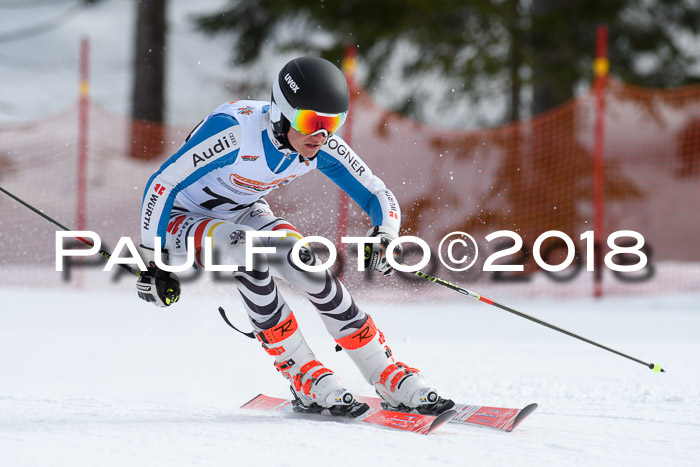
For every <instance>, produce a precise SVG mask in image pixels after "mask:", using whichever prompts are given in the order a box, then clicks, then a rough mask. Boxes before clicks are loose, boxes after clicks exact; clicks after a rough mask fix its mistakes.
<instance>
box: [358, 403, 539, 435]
mask: <svg viewBox="0 0 700 467" xmlns="http://www.w3.org/2000/svg"><path fill="white" fill-rule="evenodd" d="M356 399H357V400H358V401H360V402H364V403H366V404H367V405H369V406H370V407H371V408H372V409H382V408H383V407H382V400H381V399H380V398H378V397H363V396H359V397H357V398H356ZM536 408H537V404H530V405H527V406H526V407H524V408H522V409H509V408H505V407H486V406H482V405H468V404H455V406H454V407H453V408H452V409H451V410H454V411H456V412H457V414H456V415H455V416H454V417H451V418H450V419H449V420H448V421H449V422H450V423H460V424H464V425H480V426H485V427H488V428H494V429H496V430H501V431H507V432H511V431H513V430H514V429H515V427H517V426H518V425H519V424H520V422H522V421H523V420H524V419H525V417H527V416H528V415H530V414H531V413H532V412H534V411H535V409H536Z"/></svg>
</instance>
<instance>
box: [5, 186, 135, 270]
mask: <svg viewBox="0 0 700 467" xmlns="http://www.w3.org/2000/svg"><path fill="white" fill-rule="evenodd" d="M0 191H2V192H3V193H5V194H6V195H7V196H9V197H10V198H12V199H14V200H15V201H17V202H18V203H19V204H21V205H22V206H24V207H25V208H27V209H29V210H31V211H32V212H34V213H35V214H38V215H40V216H41V217H43V218H44V219H46V220H47V221H49V222H51V223H52V224H53V225H55V226H57V227H59V228H60V229H62V230H65V231H66V232H70V229H69V228H68V227H66V226H64V225H63V224H60V223H59V222H58V221H56V220H55V219H53V218H51V217H49V216H47V215H46V214H44V213H43V212H41V211H39V210H38V209H37V208H35V207H34V206H32V205H31V204H29V203H27V202H26V201H24V200H22V199H20V198H18V197H17V196H15V195H13V194H12V193H10V192H9V191H7V190H5V189H4V188H3V187H1V186H0ZM76 238H77V239H78V240H79V241H80V242H82V243H84V244H85V245H87V246H89V247H93V246H95V245H94V244H93V243H92V242H91V241H90V240H88V239H86V238H83V237H76ZM98 253H99V254H100V255H102V256H104V257H105V258H107V259H110V258H111V257H112V255H110V254H109V253H107V252H106V251H105V250H102V249H100V250H99V251H98ZM119 266H121V267H122V268H124V269H126V270H127V271H129V272H130V273H131V274H133V275H134V276H136V277H141V274H142V272H141V271H139V270H138V269H134V268H132V267H130V266H129V265H128V264H121V263H120V264H119Z"/></svg>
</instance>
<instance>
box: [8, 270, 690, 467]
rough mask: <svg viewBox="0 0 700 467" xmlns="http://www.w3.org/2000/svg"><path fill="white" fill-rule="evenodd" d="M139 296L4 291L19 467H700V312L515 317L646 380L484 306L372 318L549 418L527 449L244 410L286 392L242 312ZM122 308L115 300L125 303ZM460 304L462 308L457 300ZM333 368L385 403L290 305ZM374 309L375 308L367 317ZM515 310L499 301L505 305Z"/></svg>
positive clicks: (555, 312)
mask: <svg viewBox="0 0 700 467" xmlns="http://www.w3.org/2000/svg"><path fill="white" fill-rule="evenodd" d="M128 282H129V281H126V282H125V283H124V284H123V285H120V286H119V288H120V289H123V290H121V291H120V292H114V291H112V292H104V290H105V289H90V290H76V289H73V288H69V286H65V287H64V288H63V289H59V290H56V289H53V290H49V289H46V290H38V289H18V288H15V289H7V288H5V289H0V374H1V375H2V377H1V378H0V453H2V454H1V457H2V462H0V463H1V464H2V465H8V466H29V465H41V466H45V465H51V466H62V465H65V466H71V467H73V466H88V465H89V466H94V465H100V466H125V465H128V466H142V465H143V466H161V465H163V466H165V465H168V466H172V465H187V466H189V465H207V466H218V465H222V466H223V465H226V466H231V465H257V466H267V465H270V466H272V465H275V466H278V465H290V466H291V465H302V464H303V465H312V466H315V465H324V466H326V465H339V466H345V465H348V466H349V465H358V464H361V465H380V466H408V465H426V464H428V465H557V466H561V465H596V466H597V465H635V466H638V465H649V466H656V465H697V461H698V459H700V441H699V440H700V422H698V419H699V418H700V404H699V403H698V402H699V401H700V372H698V363H697V356H698V355H699V354H700V343H698V340H697V334H698V331H699V330H700V314H698V313H697V302H698V298H700V296H698V295H689V296H678V297H672V298H648V297H646V298H639V299H634V298H624V299H606V300H604V301H602V302H592V301H590V300H585V301H558V302H551V301H548V300H540V301H527V302H521V303H518V302H511V303H509V304H510V305H512V306H515V307H518V308H519V309H521V310H522V311H524V312H527V313H531V314H534V315H537V316H539V317H541V318H543V319H545V320H548V321H551V322H554V323H556V324H559V325H561V326H563V327H565V328H567V329H570V330H571V331H574V332H578V333H580V334H582V335H584V336H587V337H589V338H591V339H594V340H598V341H600V342H601V343H604V344H607V345H609V346H612V347H614V348H617V349H619V350H621V351H623V352H626V353H629V354H632V355H634V356H637V357H638V358H641V359H642V360H647V361H654V362H659V363H661V364H662V365H663V366H664V368H666V369H667V370H668V373H665V374H654V373H653V372H651V371H650V370H648V369H646V368H644V367H643V366H642V365H639V364H637V363H634V362H630V361H628V360H625V359H622V358H620V357H618V356H614V355H612V354H609V353H607V352H604V351H602V350H599V349H596V348H594V347H591V346H589V345H586V344H583V343H581V342H579V341H575V340H573V339H571V338H568V337H566V336H563V335H560V334H557V333H555V332H553V331H551V330H548V329H545V328H542V327H540V326H537V325H535V324H533V323H530V322H528V321H525V320H523V319H521V318H518V317H516V316H513V315H510V314H508V313H505V312H503V311H500V310H497V309H495V308H493V307H489V306H487V305H484V304H480V303H476V302H472V301H469V300H466V299H464V300H462V299H460V297H456V300H455V301H453V302H441V303H439V304H436V303H433V304H431V303H429V302H425V303H420V302H418V303H413V304H410V305H407V304H402V302H407V301H408V300H406V298H408V297H404V298H403V299H401V300H396V301H394V302H392V303H378V302H374V303H372V304H370V303H367V302H366V301H365V300H366V298H365V297H357V299H358V302H359V304H360V305H361V306H364V308H365V310H367V311H368V312H370V313H371V314H372V315H373V317H374V319H375V321H376V322H377V324H378V325H379V326H380V328H382V329H383V331H384V332H385V333H386V335H387V338H388V339H389V343H390V345H391V346H392V349H393V350H394V353H395V355H396V356H397V357H398V358H399V359H401V360H403V361H406V362H408V363H410V364H411V365H414V366H417V367H418V368H420V369H421V370H422V371H423V372H424V373H425V374H426V375H427V376H428V377H429V379H430V380H431V381H432V382H433V383H434V384H435V385H436V386H438V387H439V388H441V390H442V391H443V393H444V394H445V395H447V396H451V397H453V398H455V399H456V400H459V401H463V402H474V403H481V404H485V405H489V404H490V405H507V406H522V405H525V404H526V403H529V402H538V403H539V404H540V408H539V409H538V410H537V411H536V412H535V413H534V414H533V415H532V416H531V417H530V418H528V419H527V420H526V421H525V422H523V424H522V425H521V426H520V427H519V428H518V429H517V430H516V431H514V432H513V433H500V432H494V431H490V430H488V429H483V428H476V427H475V428H472V427H463V426H453V425H446V426H444V427H442V428H441V429H440V430H439V431H438V432H436V433H435V434H434V435H431V436H427V437H425V436H420V435H414V434H408V433H401V432H394V431H389V430H383V429H378V428H375V427H371V426H364V425H361V424H354V423H347V422H339V421H327V420H318V421H310V420H299V419H295V418H293V417H280V416H275V415H269V414H264V413H256V412H248V411H245V412H244V411H241V410H240V409H239V408H238V407H239V406H240V405H241V404H242V403H244V402H245V401H247V400H248V399H250V398H251V397H253V396H254V395H256V394H258V393H259V392H265V393H268V394H270V395H275V396H281V397H285V396H286V395H287V388H286V384H285V382H284V381H283V380H282V378H281V377H280V376H278V375H277V374H276V372H275V370H274V369H273V367H272V365H271V362H270V357H269V356H268V355H267V354H265V353H264V352H263V351H262V350H261V349H260V348H259V346H258V345H257V343H256V342H254V341H251V340H248V339H246V338H244V337H242V336H240V335H238V334H236V333H235V332H233V331H232V330H231V329H230V328H228V327H227V326H226V325H225V324H224V323H223V321H222V320H221V319H220V317H219V316H218V313H217V311H216V309H217V307H218V306H219V305H223V306H225V307H226V308H227V309H229V314H230V317H231V319H232V320H233V321H234V322H235V323H236V324H239V325H241V326H242V327H244V328H247V326H246V320H245V317H244V316H243V315H242V312H241V308H240V307H239V306H238V300H239V299H238V298H237V297H236V295H235V294H234V293H233V291H232V290H231V289H230V287H228V286H226V285H219V286H218V291H219V297H218V298H211V297H212V296H211V295H210V296H209V298H207V297H206V296H205V295H200V296H197V293H198V292H197V289H198V288H197V287H195V286H190V287H189V288H188V289H186V291H185V293H186V295H184V296H183V301H182V303H179V304H178V305H177V306H176V307H173V308H172V309H169V310H168V311H164V310H160V309H156V308H155V307H152V306H150V305H148V304H146V303H142V302H140V301H139V300H138V299H137V298H136V297H135V296H134V294H133V292H132V289H131V285H130V284H129V283H128ZM112 290H114V289H112ZM445 293H446V294H448V296H449V293H450V292H449V291H446V292H445ZM285 295H286V297H287V298H288V300H289V301H290V302H291V304H292V306H293V308H294V309H295V312H296V314H297V317H298V319H299V321H300V324H301V326H302V329H304V330H305V334H306V336H307V339H308V340H309V341H310V343H311V345H312V346H313V347H314V348H315V349H316V352H317V356H318V357H319V358H320V359H321V360H322V361H324V362H325V363H326V364H327V365H328V366H330V367H331V368H333V369H334V370H335V371H336V372H337V373H339V374H340V376H341V377H342V378H343V380H344V381H345V382H346V384H347V385H349V386H350V387H352V388H353V389H354V390H355V391H356V392H357V393H360V394H365V395H371V394H372V391H371V389H370V388H369V387H368V386H367V385H366V384H365V383H364V382H363V381H362V380H361V378H360V376H359V373H358V372H357V370H356V369H355V368H354V367H353V366H352V365H351V363H350V362H349V360H348V359H347V358H346V357H345V356H344V355H342V353H337V354H336V353H335V352H334V350H333V342H332V341H331V339H330V338H329V337H328V335H327V334H326V333H325V331H324V329H323V327H322V324H321V323H320V320H319V319H318V317H317V316H315V311H314V310H313V308H312V307H311V306H310V305H309V304H308V303H306V302H305V301H304V300H303V299H302V298H301V297H299V296H297V295H295V294H294V293H293V292H291V291H288V290H286V289H285ZM363 298H365V300H363ZM496 298H497V297H496Z"/></svg>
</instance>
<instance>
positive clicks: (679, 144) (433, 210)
mask: <svg viewBox="0 0 700 467" xmlns="http://www.w3.org/2000/svg"><path fill="white" fill-rule="evenodd" d="M605 100H606V107H605V116H604V118H605V144H604V171H603V173H604V178H603V179H602V185H603V187H604V196H603V200H604V204H603V206H604V215H603V219H604V232H602V236H601V239H602V241H603V242H604V241H605V238H606V237H607V236H608V235H609V234H611V233H613V232H616V231H620V230H632V231H636V232H639V233H640V234H641V235H643V237H644V239H645V247H644V249H643V252H644V253H645V254H646V255H647V257H648V258H649V262H648V264H647V266H646V267H645V268H643V269H642V270H641V271H639V272H635V273H624V272H623V273H615V272H613V271H610V270H609V268H607V267H605V266H604V265H602V264H596V266H595V267H596V268H597V269H598V270H599V271H600V272H602V273H603V281H604V282H603V284H604V290H605V291H606V292H607V293H640V292H667V291H688V290H698V289H700V246H698V243H697V240H698V239H699V238H700V216H699V215H698V214H697V208H696V206H695V202H697V201H698V200H700V111H699V110H698V109H700V106H698V104H699V101H700V87H687V88H681V89H675V90H654V89H640V88H635V87H631V86H628V85H625V84H623V83H620V82H616V81H610V83H609V85H608V87H607V90H606V93H605ZM77 109H78V107H77V106H76V107H75V108H71V109H68V110H66V111H64V112H62V113H60V114H58V115H51V116H47V117H46V118H45V119H43V120H40V121H37V122H32V123H30V124H26V125H19V126H11V127H4V128H0V185H1V186H3V187H4V188H6V189H7V190H9V191H11V192H13V193H15V194H16V195H18V196H20V197H22V198H23V199H25V200H26V201H27V202H29V203H31V204H33V205H35V206H36V207H39V208H41V209H42V210H43V211H44V212H46V213H47V214H49V215H50V216H53V217H55V218H56V219H57V220H59V221H60V222H62V223H64V224H65V225H67V226H69V227H71V228H75V222H76V219H77V215H76V205H77V201H76V193H77V186H78V180H77V175H76V173H77V148H76V145H77V141H78V138H77V132H78V128H77V124H78V110H77ZM349 118H350V119H352V134H351V135H345V136H346V138H348V139H350V140H351V142H352V147H353V148H354V149H355V150H356V151H357V152H358V154H359V155H360V156H361V157H362V158H363V159H364V160H365V161H366V162H367V163H368V164H369V166H370V167H371V168H372V170H373V171H374V172H375V173H377V174H378V175H379V176H380V177H381V178H382V179H383V180H384V181H385V182H386V184H387V186H388V187H389V188H390V189H392V190H393V191H394V193H395V194H396V196H397V198H398V200H399V202H400V204H401V207H402V211H403V216H404V221H403V225H404V227H403V231H402V234H403V235H415V236H418V237H420V238H422V239H424V240H425V241H426V242H427V243H428V245H429V246H430V248H431V249H432V252H433V256H434V261H432V262H431V263H430V265H429V266H427V267H426V270H427V271H430V272H434V274H435V275H436V276H438V277H443V278H445V279H447V280H450V281H452V282H456V283H459V284H462V285H464V286H465V287H467V288H474V289H475V290H476V291H478V292H481V293H484V294H489V293H491V292H493V293H497V292H498V293H500V292H513V293H528V294H530V295H531V294H532V293H533V292H534V294H536V295H540V294H542V293H545V291H547V293H549V292H551V293H553V294H556V295H571V294H576V295H587V294H590V293H591V290H592V282H593V276H594V274H595V273H594V272H590V271H587V270H586V266H587V264H588V263H587V258H588V257H589V255H590V254H591V251H589V250H590V246H589V245H588V244H587V242H586V240H585V238H584V239H581V235H582V234H584V233H585V232H587V231H591V230H593V220H594V203H593V184H594V170H593V167H594V163H593V160H594V154H593V148H594V143H595V139H594V138H595V132H594V125H595V119H596V100H595V96H594V95H593V94H585V95H582V96H580V97H577V98H576V99H573V100H571V101H570V102H568V103H566V104H564V105H562V106H560V107H558V108H556V109H553V110H551V111H549V112H547V113H545V114H542V115H538V116H536V117H534V118H532V119H529V120H527V121H522V122H518V123H515V124H510V125H505V126H502V127H498V128H492V129H487V130H474V131H446V130H441V129H438V128H435V127H430V126H427V125H422V124H419V123H416V122H415V121H412V120H409V119H407V118H404V117H401V116H399V115H397V114H394V113H392V112H389V111H387V110H385V109H383V108H381V107H379V106H378V105H376V104H375V103H374V102H373V101H372V100H371V98H370V97H369V96H368V95H367V94H366V93H365V92H363V91H360V92H358V93H357V95H356V96H355V99H354V101H353V107H352V114H351V115H350V117H349ZM198 121H199V118H198V117H197V116H194V117H193V121H192V126H194V124H196V123H197V122H198ZM190 130H191V128H185V127H173V126H167V125H163V126H161V125H154V124H149V123H146V122H132V121H131V120H130V119H128V118H125V117H123V116H119V115H115V114H113V113H111V112H109V111H107V110H106V109H104V108H103V107H102V106H100V105H97V104H94V103H93V104H92V105H91V106H90V109H89V152H88V154H89V156H88V171H87V180H86V184H87V185H86V186H87V191H86V193H87V199H86V201H87V217H86V219H87V222H86V228H87V229H88V230H94V231H96V232H98V233H99V234H100V235H101V237H102V239H103V240H104V241H105V246H106V247H108V246H113V245H114V244H115V243H116V241H117V239H118V238H119V237H121V236H130V237H132V238H133V239H134V241H135V242H136V243H138V235H139V226H138V215H139V208H140V202H141V196H142V192H143V187H144V185H145V183H146V181H147V180H148V178H149V176H150V174H151V173H153V172H154V171H155V170H156V169H157V167H158V166H159V165H160V164H161V163H162V161H164V160H165V158H167V157H168V156H169V155H170V154H172V153H173V152H174V151H175V150H177V148H178V147H179V145H180V144H181V143H182V141H183V140H184V138H185V136H186V135H187V134H188V132H189V131H190ZM320 199H323V200H324V202H322V203H321V202H319V200H320ZM267 200H268V202H270V204H271V205H272V207H273V209H274V210H275V211H276V213H277V214H279V215H282V216H285V217H287V218H288V220H290V221H291V222H292V223H293V224H294V225H295V226H296V227H297V228H298V229H299V230H300V231H301V232H302V233H305V234H307V235H322V236H325V237H326V238H329V239H331V240H335V239H336V234H335V231H336V229H337V227H338V222H339V214H338V213H339V209H338V203H339V201H338V192H337V188H336V187H335V186H334V185H333V184H332V182H330V181H329V180H327V179H326V178H325V177H324V176H323V175H322V174H320V173H313V174H310V175H308V176H306V177H304V179H302V180H301V181H297V182H295V183H293V184H290V185H289V186H287V187H285V188H284V189H281V190H276V191H274V192H273V193H272V194H271V195H270V196H268V197H267ZM368 228H369V222H368V219H367V217H366V216H365V215H364V214H363V213H362V212H360V210H359V209H358V208H357V207H356V206H354V205H353V206H351V208H350V218H349V221H348V226H347V235H364V234H365V232H366V231H367V229H368ZM55 230H56V229H55V227H53V226H51V225H50V224H47V223H46V221H45V220H43V219H41V218H39V217H38V216H36V215H35V214H32V213H30V212H29V211H27V210H26V209H25V208H23V207H21V206H19V205H18V204H17V203H15V202H13V201H12V200H10V199H9V198H7V197H0V239H2V241H1V242H0V245H2V246H1V251H0V271H1V272H2V277H3V278H5V277H9V276H13V274H14V272H17V271H19V270H21V269H26V268H28V267H39V266H48V267H50V268H53V266H54V255H55V239H54V232H55ZM503 230H507V231H512V232H515V233H516V234H517V235H518V236H519V237H520V238H521V239H522V243H523V246H522V248H521V249H520V250H518V251H517V252H514V253H513V254H509V255H507V256H505V257H503V258H501V259H499V260H497V261H494V264H495V265H498V264H510V265H523V271H522V272H484V265H485V263H486V262H487V261H488V260H489V257H490V256H491V255H492V254H494V253H497V252H498V251H502V250H504V249H505V248H507V247H509V246H510V245H512V244H513V241H512V240H509V239H508V238H506V237H503V238H499V239H496V240H494V241H491V242H489V241H487V240H486V237H487V236H488V235H489V234H491V233H493V232H496V231H503ZM551 230H557V231H561V232H563V233H565V234H566V235H568V236H569V237H570V238H571V239H572V241H573V243H574V244H575V246H576V256H575V259H574V261H573V263H572V265H571V266H570V267H568V268H566V269H565V270H564V271H561V272H547V271H543V269H542V267H541V266H540V265H539V264H538V263H537V262H536V261H535V258H534V256H535V254H534V251H533V250H534V249H535V248H534V247H535V243H536V240H537V238H538V237H540V236H541V235H542V234H543V233H544V232H547V231H551ZM453 231H463V232H467V233H469V234H470V235H472V237H473V238H474V239H475V240H476V243H477V245H478V247H479V251H478V256H477V258H476V261H475V262H474V264H473V266H472V267H471V268H470V269H468V270H466V271H463V272H454V271H451V270H448V269H447V268H446V267H445V266H443V265H441V264H440V262H439V261H437V258H436V257H437V254H438V246H439V243H440V240H441V239H442V238H443V237H444V236H445V235H446V234H448V233H450V232H453ZM625 241H630V242H632V244H633V243H634V241H633V239H631V238H626V239H622V240H619V241H618V243H624V242H625ZM628 246H629V245H628ZM354 248H355V247H353V249H352V250H350V251H349V253H352V254H353V255H354V254H355V252H354ZM339 249H340V248H339ZM409 250H414V248H409ZM566 251H567V250H566V248H565V247H564V243H563V242H562V241H560V240H556V239H549V240H546V241H544V243H542V245H540V246H539V247H538V252H539V255H540V256H541V257H542V258H543V259H542V261H547V262H548V263H549V264H558V263H561V262H562V261H563V260H564V258H565V257H566ZM608 251H609V248H608V247H607V246H603V248H602V253H603V254H605V253H607V252H608ZM465 252H466V256H467V257H470V258H472V259H473V256H474V251H473V250H468V249H466V250H465V251H464V252H462V251H461V250H460V251H458V254H457V256H464V253H465ZM442 253H443V256H444V251H443V252H442ZM409 257H410V258H411V260H410V262H412V263H415V262H417V260H418V259H419V258H418V256H417V255H416V254H415V253H412V254H410V255H409ZM491 259H493V258H491ZM638 259H639V258H638V257H637V256H636V255H635V254H629V253H628V254H624V255H617V257H616V258H615V262H617V263H622V264H635V263H636V262H637V261H638ZM354 265H355V260H354V259H353V258H352V257H351V258H350V260H349V261H348V262H347V264H346V268H345V270H346V271H345V277H346V280H347V281H349V282H350V283H352V284H353V285H354V286H361V285H362V284H366V283H372V284H377V285H379V284H380V282H381V285H382V286H383V287H392V286H393V285H396V284H403V286H406V284H408V285H409V286H410V287H411V290H413V287H417V286H418V284H420V283H421V282H420V281H417V280H416V279H415V278H411V279H412V280H411V281H410V282H409V281H408V280H407V279H405V278H404V279H400V278H397V277H394V278H391V279H390V280H389V281H378V280H377V279H376V278H372V276H365V275H363V274H360V273H357V272H354ZM13 271H14V272H13Z"/></svg>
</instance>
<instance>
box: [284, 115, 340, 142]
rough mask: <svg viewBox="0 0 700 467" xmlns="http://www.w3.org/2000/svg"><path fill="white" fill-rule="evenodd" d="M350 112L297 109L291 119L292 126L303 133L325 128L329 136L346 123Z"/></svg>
mask: <svg viewBox="0 0 700 467" xmlns="http://www.w3.org/2000/svg"><path fill="white" fill-rule="evenodd" d="M347 115H348V113H347V112H343V113H339V114H326V113H321V112H315V111H313V110H299V109H297V110H295V112H294V116H293V117H292V118H291V119H290V120H289V122H290V124H291V125H292V128H294V129H295V130H296V131H298V132H299V133H301V134H302V135H313V134H314V133H318V132H319V131H321V130H325V131H326V133H328V136H330V135H332V134H333V133H335V132H336V131H338V129H339V128H340V127H341V126H343V123H345V117H347Z"/></svg>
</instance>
